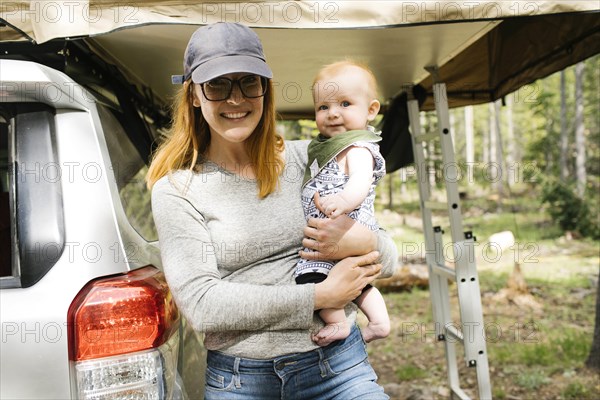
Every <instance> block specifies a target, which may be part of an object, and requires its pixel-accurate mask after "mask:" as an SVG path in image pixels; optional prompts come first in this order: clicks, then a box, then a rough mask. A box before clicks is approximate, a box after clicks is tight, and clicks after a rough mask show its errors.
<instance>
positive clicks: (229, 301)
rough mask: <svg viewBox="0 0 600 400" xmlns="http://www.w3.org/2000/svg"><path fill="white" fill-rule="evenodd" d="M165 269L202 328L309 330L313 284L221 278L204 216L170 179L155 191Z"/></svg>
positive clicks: (184, 308)
mask: <svg viewBox="0 0 600 400" xmlns="http://www.w3.org/2000/svg"><path fill="white" fill-rule="evenodd" d="M152 210H153V214H154V220H155V222H156V227H157V229H158V234H159V239H160V250H161V257H162V262H163V269H164V272H165V276H166V278H167V282H168V284H169V287H170V289H171V292H172V294H173V297H174V298H175V301H176V303H177V306H178V307H179V309H180V310H181V312H182V314H183V315H184V316H185V317H186V319H187V320H188V321H189V322H190V323H191V325H192V326H193V327H194V329H196V330H198V331H205V332H209V331H234V330H236V331H237V330H280V329H308V328H309V327H310V326H311V323H312V319H313V310H314V307H315V305H314V297H315V293H314V285H278V286H276V285H268V286H265V285H253V284H247V283H240V282H230V281H227V280H226V279H222V278H221V274H220V272H219V270H218V268H217V262H216V256H215V249H214V248H213V246H212V244H213V243H212V240H211V236H210V233H209V231H208V229H207V227H206V225H205V222H204V218H203V216H202V214H201V213H200V212H199V211H198V210H196V209H195V208H194V207H193V205H192V204H190V202H189V201H188V200H187V199H186V198H185V197H183V196H181V195H180V194H179V192H178V190H176V189H175V188H173V186H172V185H171V184H170V182H168V181H167V180H166V179H165V180H161V181H159V182H157V183H156V184H155V186H154V188H153V191H152Z"/></svg>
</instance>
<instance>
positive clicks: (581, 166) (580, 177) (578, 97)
mask: <svg viewBox="0 0 600 400" xmlns="http://www.w3.org/2000/svg"><path fill="white" fill-rule="evenodd" d="M584 65H585V64H584V63H583V62H579V63H577V65H576V66H575V147H576V151H577V156H576V158H575V165H576V169H577V194H578V195H579V197H582V198H583V194H584V192H585V184H586V181H587V173H586V170H585V158H586V157H585V135H584V132H585V126H584V123H583V69H584Z"/></svg>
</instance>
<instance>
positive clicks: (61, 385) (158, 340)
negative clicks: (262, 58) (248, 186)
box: [0, 47, 204, 399]
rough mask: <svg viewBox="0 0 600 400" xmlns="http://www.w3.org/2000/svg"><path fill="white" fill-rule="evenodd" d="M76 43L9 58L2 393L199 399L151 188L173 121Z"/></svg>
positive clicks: (4, 81) (0, 216) (0, 254)
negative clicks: (150, 173) (158, 152)
mask: <svg viewBox="0 0 600 400" xmlns="http://www.w3.org/2000/svg"><path fill="white" fill-rule="evenodd" d="M77 50H78V48H77V47H73V48H71V49H64V50H63V52H65V51H66V52H68V53H67V54H65V53H63V54H59V55H58V56H56V55H55V56H54V58H52V57H51V58H49V60H50V61H52V62H56V59H59V60H60V59H63V60H64V63H62V64H61V63H58V64H57V65H59V67H60V68H61V70H63V71H64V72H60V71H57V70H56V69H53V68H50V67H48V66H45V65H42V64H41V63H38V62H31V61H23V60H17V59H18V58H21V59H23V58H25V57H20V56H18V55H14V56H12V54H11V52H10V51H8V50H4V51H3V53H2V58H3V59H0V185H1V189H2V190H1V197H0V320H1V321H0V322H1V336H2V337H1V341H0V398H2V399H68V398H77V399H124V398H127V399H165V398H187V397H188V396H189V398H192V399H196V398H201V396H202V387H203V384H204V382H203V376H204V373H203V372H204V370H203V361H202V360H203V359H204V355H203V349H202V347H201V345H200V341H199V338H198V337H197V335H196V334H195V333H194V332H193V331H192V330H191V329H190V328H189V327H188V326H187V325H186V324H185V322H184V321H182V318H181V317H180V315H179V313H178V311H177V308H176V307H175V304H174V302H173V299H172V297H171V295H170V293H169V290H168V288H167V285H166V283H165V280H164V277H163V274H162V272H161V271H160V267H161V264H160V256H159V251H158V247H157V243H156V239H157V235H156V231H155V228H154V222H153V219H152V214H151V210H150V193H149V192H148V190H147V189H146V187H145V183H144V175H145V172H146V171H147V162H148V158H149V154H150V151H151V146H152V143H153V142H154V140H155V138H156V136H157V134H156V129H157V128H161V127H162V126H164V125H165V124H166V123H167V122H168V121H167V119H166V118H164V115H165V114H164V113H162V112H160V110H157V109H155V108H154V109H153V108H152V105H151V103H150V102H147V100H148V99H147V98H146V97H144V96H143V94H140V92H139V91H136V90H134V88H133V87H130V86H128V85H127V84H126V81H125V80H124V78H122V76H121V75H120V74H119V73H118V70H116V69H115V68H113V67H111V66H108V65H103V64H102V63H97V62H94V57H93V55H90V54H88V55H85V54H83V53H82V54H80V55H79V56H74V55H73V53H76V51H77ZM49 53H52V52H49ZM6 57H9V58H10V57H12V58H15V59H7V58H6ZM26 58H34V59H35V57H33V56H31V57H26ZM40 59H42V58H40ZM96 61H97V60H96ZM49 63H50V64H51V62H49ZM73 77H75V78H76V79H73ZM76 81H79V82H83V84H84V85H85V86H82V85H80V84H79V83H77V82H76ZM142 93H143V92H142ZM184 382H185V384H184ZM186 389H187V392H186Z"/></svg>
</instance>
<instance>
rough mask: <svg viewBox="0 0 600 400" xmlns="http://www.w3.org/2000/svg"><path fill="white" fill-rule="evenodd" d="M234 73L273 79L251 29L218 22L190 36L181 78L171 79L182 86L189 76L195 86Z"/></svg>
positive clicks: (173, 77)
mask: <svg viewBox="0 0 600 400" xmlns="http://www.w3.org/2000/svg"><path fill="white" fill-rule="evenodd" d="M236 72H248V73H250V74H256V75H260V76H264V77H265V78H272V77H273V73H272V72H271V69H270V68H269V66H268V65H267V63H266V62H265V55H264V53H263V48H262V45H261V43H260V39H259V38H258V35H257V34H256V33H255V32H254V31H253V30H252V29H250V28H248V27H247V26H244V25H241V24H238V23H232V22H217V23H215V24H210V25H206V26H203V27H201V28H199V29H197V30H196V32H194V33H193V34H192V37H191V38H190V41H189V43H188V45H187V48H186V49H185V55H184V57H183V75H173V76H172V78H171V79H172V82H173V83H183V82H184V81H186V80H188V79H189V78H190V77H191V78H192V81H193V82H194V83H203V82H207V81H209V80H211V79H214V78H216V77H218V76H221V75H225V74H231V73H236Z"/></svg>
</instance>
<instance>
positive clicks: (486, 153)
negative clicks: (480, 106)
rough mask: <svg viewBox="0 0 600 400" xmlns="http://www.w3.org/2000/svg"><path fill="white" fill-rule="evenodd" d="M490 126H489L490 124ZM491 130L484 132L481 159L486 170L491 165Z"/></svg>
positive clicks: (489, 109) (489, 107) (490, 107)
mask: <svg viewBox="0 0 600 400" xmlns="http://www.w3.org/2000/svg"><path fill="white" fill-rule="evenodd" d="M491 109H492V106H491V105H490V106H488V111H489V113H491V112H492V111H491ZM488 118H491V116H488ZM488 125H489V124H488ZM490 133H491V132H490V129H486V130H485V131H484V132H483V140H482V142H483V143H482V144H483V151H482V153H481V158H482V161H483V164H484V168H485V167H487V165H488V164H489V163H490Z"/></svg>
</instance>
